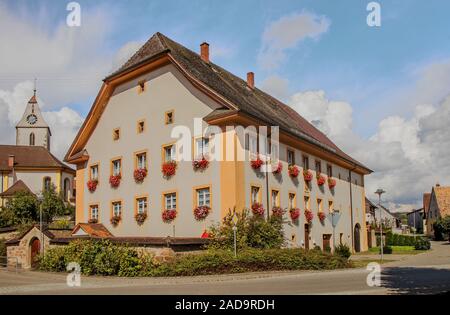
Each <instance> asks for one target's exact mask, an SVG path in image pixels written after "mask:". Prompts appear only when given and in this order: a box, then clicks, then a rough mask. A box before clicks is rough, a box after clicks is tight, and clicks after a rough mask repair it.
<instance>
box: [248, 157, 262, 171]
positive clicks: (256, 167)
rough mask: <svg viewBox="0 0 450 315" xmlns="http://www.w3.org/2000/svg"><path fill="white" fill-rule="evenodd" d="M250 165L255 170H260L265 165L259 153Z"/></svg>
mask: <svg viewBox="0 0 450 315" xmlns="http://www.w3.org/2000/svg"><path fill="white" fill-rule="evenodd" d="M250 165H251V166H252V168H253V169H254V170H259V169H260V168H261V166H262V165H263V161H262V160H261V158H260V157H259V155H258V156H257V157H256V159H255V160H252V161H250Z"/></svg>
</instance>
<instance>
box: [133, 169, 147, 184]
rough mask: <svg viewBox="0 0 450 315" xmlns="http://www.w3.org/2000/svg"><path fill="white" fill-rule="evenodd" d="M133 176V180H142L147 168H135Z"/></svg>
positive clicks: (140, 181)
mask: <svg viewBox="0 0 450 315" xmlns="http://www.w3.org/2000/svg"><path fill="white" fill-rule="evenodd" d="M133 176H134V180H135V181H136V182H137V183H142V182H143V181H144V178H146V177H147V169H146V168H138V169H135V170H134V173H133Z"/></svg>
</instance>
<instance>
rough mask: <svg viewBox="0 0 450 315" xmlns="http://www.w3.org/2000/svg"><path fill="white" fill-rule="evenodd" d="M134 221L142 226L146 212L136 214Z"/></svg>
mask: <svg viewBox="0 0 450 315" xmlns="http://www.w3.org/2000/svg"><path fill="white" fill-rule="evenodd" d="M134 219H135V220H136V222H137V223H138V224H139V225H141V224H143V223H144V221H145V220H146V219H147V212H142V213H136V215H135V216H134Z"/></svg>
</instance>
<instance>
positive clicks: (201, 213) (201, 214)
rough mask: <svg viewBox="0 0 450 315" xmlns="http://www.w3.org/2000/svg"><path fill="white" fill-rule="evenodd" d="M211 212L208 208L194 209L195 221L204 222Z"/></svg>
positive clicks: (199, 207)
mask: <svg viewBox="0 0 450 315" xmlns="http://www.w3.org/2000/svg"><path fill="white" fill-rule="evenodd" d="M210 211H211V208H210V207H208V206H198V207H197V208H195V209H194V216H195V219H196V220H197V221H201V220H204V219H205V218H206V217H207V216H208V214H209V212H210Z"/></svg>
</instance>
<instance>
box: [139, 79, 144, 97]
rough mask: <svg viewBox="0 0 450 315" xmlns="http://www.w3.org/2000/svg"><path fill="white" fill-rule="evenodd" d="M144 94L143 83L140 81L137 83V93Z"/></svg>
mask: <svg viewBox="0 0 450 315" xmlns="http://www.w3.org/2000/svg"><path fill="white" fill-rule="evenodd" d="M144 92H145V81H144V80H142V81H139V82H138V93H139V94H141V93H144Z"/></svg>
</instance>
